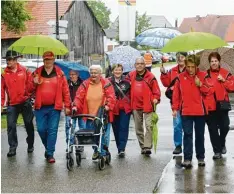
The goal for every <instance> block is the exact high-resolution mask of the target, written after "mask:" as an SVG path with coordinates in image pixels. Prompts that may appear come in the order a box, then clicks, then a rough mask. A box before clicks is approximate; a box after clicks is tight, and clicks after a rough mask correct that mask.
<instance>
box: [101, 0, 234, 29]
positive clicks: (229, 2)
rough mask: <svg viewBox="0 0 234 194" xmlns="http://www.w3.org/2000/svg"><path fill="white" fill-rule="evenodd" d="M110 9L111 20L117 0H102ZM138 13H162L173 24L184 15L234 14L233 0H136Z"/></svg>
mask: <svg viewBox="0 0 234 194" xmlns="http://www.w3.org/2000/svg"><path fill="white" fill-rule="evenodd" d="M102 1H103V2H105V4H106V6H107V7H108V8H110V9H111V12H112V14H111V16H110V19H111V21H114V20H115V18H116V17H117V16H118V0H102ZM136 9H137V11H139V13H140V14H142V13H144V12H147V14H148V15H164V16H165V17H166V18H167V19H168V21H169V22H170V23H171V24H172V25H173V26H174V24H175V19H176V18H178V20H179V24H180V23H181V22H182V20H183V18H184V17H195V16H196V15H200V16H206V15H207V14H219V15H234V0H136Z"/></svg>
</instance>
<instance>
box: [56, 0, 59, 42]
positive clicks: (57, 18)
mask: <svg viewBox="0 0 234 194" xmlns="http://www.w3.org/2000/svg"><path fill="white" fill-rule="evenodd" d="M56 39H57V40H59V10H58V0H56Z"/></svg>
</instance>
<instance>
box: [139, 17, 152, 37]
mask: <svg viewBox="0 0 234 194" xmlns="http://www.w3.org/2000/svg"><path fill="white" fill-rule="evenodd" d="M150 26H151V24H150V18H149V17H147V15H146V12H145V13H144V14H143V15H142V16H140V15H139V14H138V12H136V36H138V35H139V34H140V33H142V32H144V31H145V30H147V29H149V28H150Z"/></svg>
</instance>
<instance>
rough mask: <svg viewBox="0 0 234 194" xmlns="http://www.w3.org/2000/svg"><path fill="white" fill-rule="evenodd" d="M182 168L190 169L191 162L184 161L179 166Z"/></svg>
mask: <svg viewBox="0 0 234 194" xmlns="http://www.w3.org/2000/svg"><path fill="white" fill-rule="evenodd" d="M181 166H182V167H184V168H186V169H189V168H192V162H191V161H190V160H185V161H184V162H183V163H182V164H181Z"/></svg>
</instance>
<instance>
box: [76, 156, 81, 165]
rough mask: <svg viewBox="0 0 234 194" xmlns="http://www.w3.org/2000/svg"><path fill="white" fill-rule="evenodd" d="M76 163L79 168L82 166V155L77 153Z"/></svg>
mask: <svg viewBox="0 0 234 194" xmlns="http://www.w3.org/2000/svg"><path fill="white" fill-rule="evenodd" d="M76 163H77V166H80V163H81V154H80V153H76Z"/></svg>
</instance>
